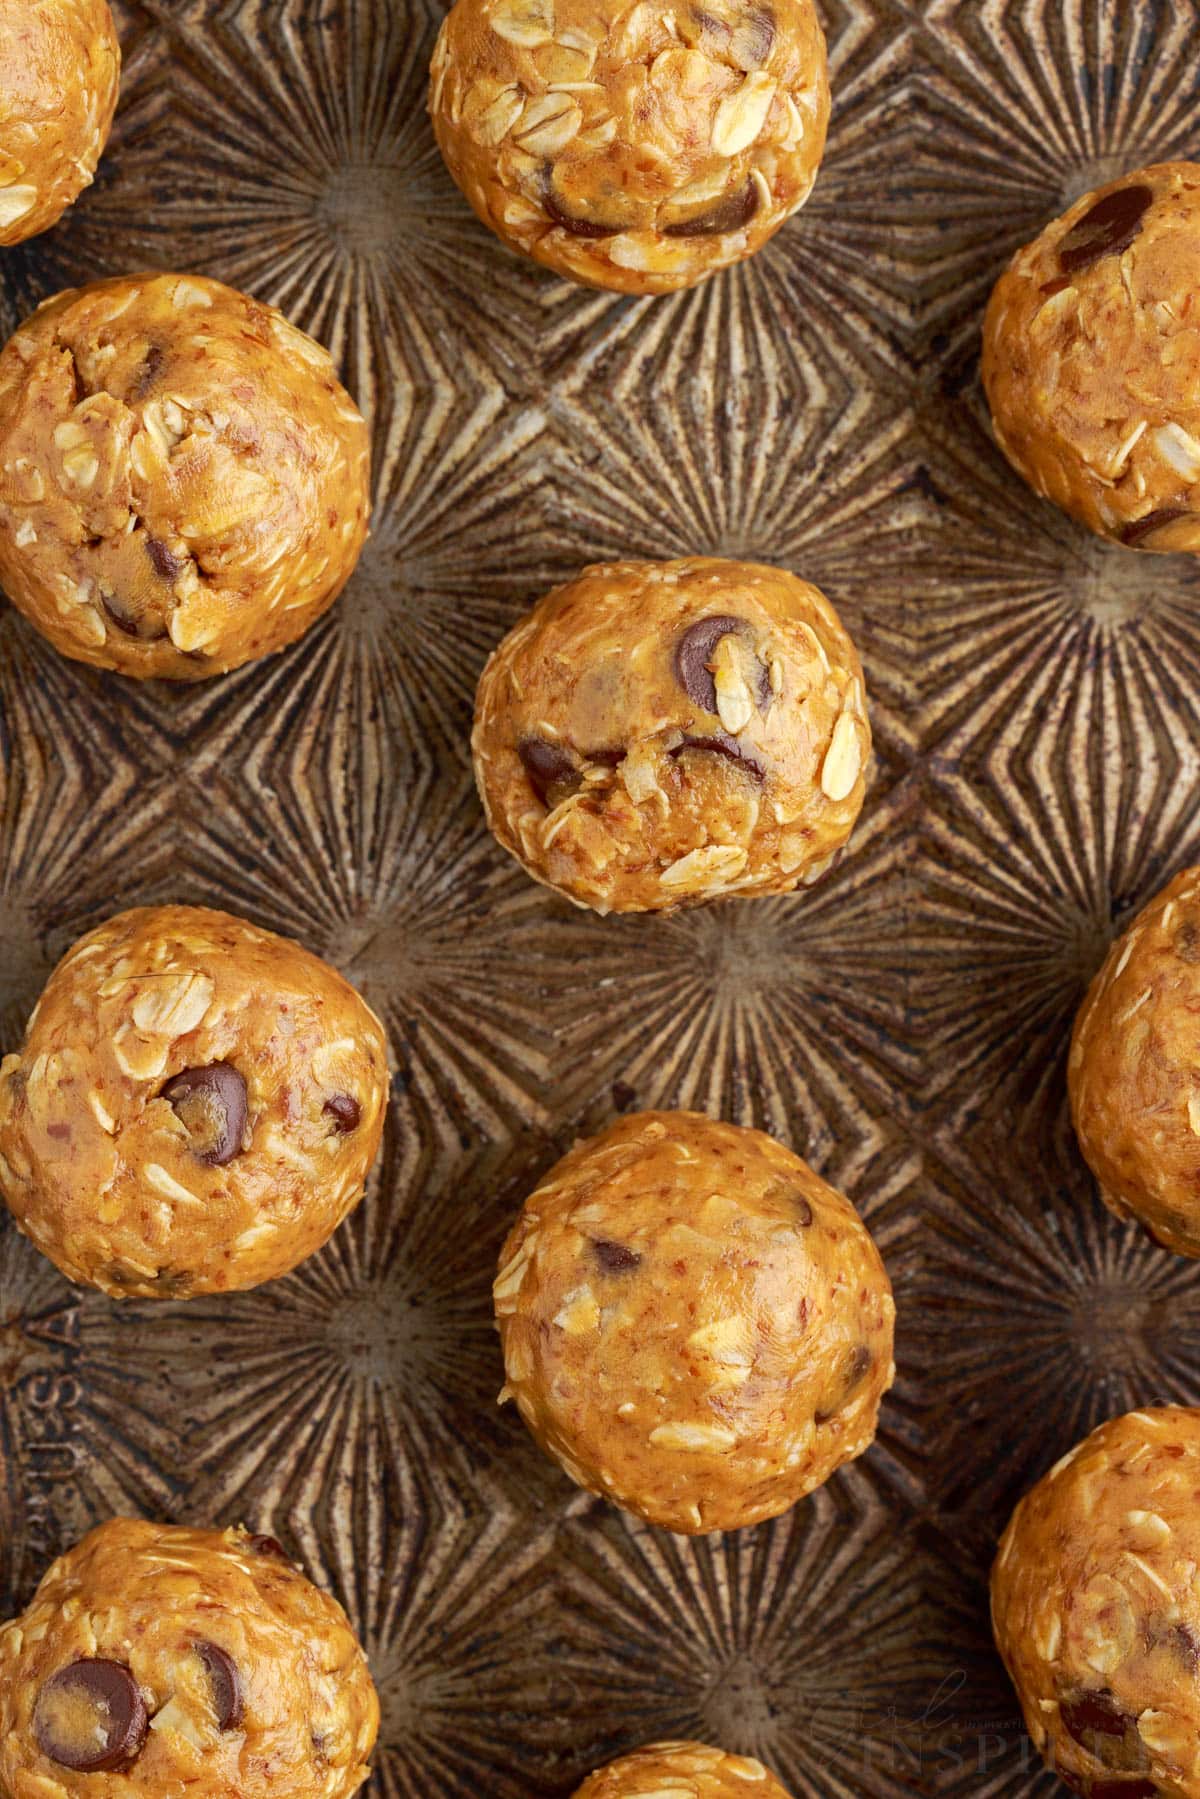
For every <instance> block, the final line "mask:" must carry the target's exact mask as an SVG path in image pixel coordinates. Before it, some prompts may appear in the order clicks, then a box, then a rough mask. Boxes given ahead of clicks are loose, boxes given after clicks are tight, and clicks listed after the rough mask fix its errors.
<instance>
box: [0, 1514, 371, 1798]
mask: <svg viewBox="0 0 1200 1799" xmlns="http://www.w3.org/2000/svg"><path fill="white" fill-rule="evenodd" d="M378 1727H379V1701H378V1700H377V1698H376V1696H375V1688H374V1686H373V1685H372V1683H371V1676H370V1674H369V1672H368V1671H367V1664H366V1660H365V1658H364V1656H363V1653H362V1650H361V1649H360V1648H359V1646H358V1644H357V1642H356V1641H355V1639H354V1634H353V1632H352V1631H351V1629H350V1625H349V1622H348V1621H347V1619H346V1615H345V1613H344V1612H343V1611H342V1608H341V1607H340V1606H339V1605H338V1604H337V1602H336V1601H335V1600H333V1599H331V1598H330V1597H329V1595H328V1594H326V1593H322V1592H319V1591H318V1589H317V1588H316V1587H314V1586H312V1585H311V1583H310V1582H309V1581H307V1580H306V1579H305V1578H304V1576H303V1575H302V1574H300V1573H299V1572H298V1571H297V1570H296V1569H295V1568H293V1567H292V1565H291V1563H290V1562H289V1561H288V1560H287V1558H286V1556H285V1555H284V1552H283V1551H282V1549H281V1548H280V1546H279V1544H278V1543H276V1542H274V1540H273V1539H272V1538H270V1537H253V1536H250V1535H248V1534H247V1532H245V1531H243V1530H226V1531H218V1530H186V1529H183V1528H181V1527H179V1526H172V1525H169V1524H143V1523H141V1522H140V1521H138V1520H136V1519H133V1518H114V1519H113V1520H112V1521H111V1522H110V1523H108V1524H102V1525H101V1526H100V1527H99V1529H97V1530H93V1531H92V1532H91V1533H90V1534H89V1535H88V1536H86V1537H85V1538H84V1539H83V1541H82V1542H81V1543H79V1544H78V1545H77V1546H76V1547H75V1548H74V1549H72V1550H69V1551H68V1553H67V1554H66V1555H64V1556H61V1557H60V1558H59V1560H58V1561H56V1562H55V1563H54V1564H53V1566H52V1567H51V1568H50V1569H49V1570H48V1572H47V1574H46V1576H45V1578H44V1580H43V1581H42V1584H41V1586H40V1587H39V1588H38V1590H37V1592H36V1593H35V1594H34V1597H33V1600H32V1602H31V1603H30V1606H29V1608H28V1610H27V1611H26V1612H25V1613H24V1615H23V1616H22V1617H20V1618H16V1619H14V1620H13V1622H12V1623H11V1624H6V1625H4V1626H2V1627H0V1793H4V1794H6V1795H9V1796H10V1799H72V1796H73V1795H78V1796H79V1799H174V1796H175V1795H177V1794H181V1793H187V1794H189V1795H190V1796H191V1799H231V1796H232V1795H234V1794H236V1795H237V1799H276V1795H279V1794H282V1793H286V1794H287V1796H288V1799H348V1796H349V1794H351V1793H353V1792H356V1791H357V1789H358V1788H359V1787H360V1786H361V1785H362V1783H363V1781H364V1780H366V1778H367V1774H368V1769H367V1765H366V1764H367V1758H368V1756H369V1755H370V1753H371V1750H372V1748H373V1746H374V1743H375V1736H376V1732H377V1730H378Z"/></svg>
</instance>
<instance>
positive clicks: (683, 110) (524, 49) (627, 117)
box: [430, 0, 829, 294]
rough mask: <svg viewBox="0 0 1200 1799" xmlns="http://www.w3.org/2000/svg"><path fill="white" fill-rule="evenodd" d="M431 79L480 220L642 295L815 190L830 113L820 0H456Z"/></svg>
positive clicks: (577, 277)
mask: <svg viewBox="0 0 1200 1799" xmlns="http://www.w3.org/2000/svg"><path fill="white" fill-rule="evenodd" d="M432 76H433V80H432V89H431V95H430V111H431V113H432V115H433V126H434V131H435V132H436V134H437V140H438V143H439V145H440V146H441V151H442V155H443V156H444V157H445V159H446V163H447V166H448V167H449V170H450V173H451V174H452V175H453V177H454V179H455V181H457V183H458V185H459V187H460V188H461V189H462V191H463V193H464V194H465V195H466V197H467V199H468V200H469V201H470V202H471V205H472V206H473V207H474V208H475V211H476V212H477V213H478V214H479V217H480V218H481V219H482V220H483V222H484V224H485V225H490V226H491V228H492V230H493V231H494V232H496V234H497V236H499V237H501V238H503V240H504V241H505V243H507V244H509V245H510V246H511V247H512V248H513V249H514V250H523V251H524V252H525V253H526V254H527V255H529V256H533V257H535V258H536V259H537V261H538V262H542V263H545V264H546V266H547V267H548V268H551V269H554V270H555V271H556V273H558V274H560V275H568V276H570V278H571V279H572V280H574V281H582V282H585V283H587V284H589V285H591V286H595V287H607V288H618V289H621V290H623V291H624V292H626V293H632V294H657V293H665V292H668V291H669V290H671V289H672V288H679V287H690V286H691V285H692V284H693V282H696V281H699V280H701V279H702V278H703V277H704V276H705V275H710V274H711V273H712V272H713V270H714V269H721V268H725V267H726V266H727V265H728V264H729V263H732V262H740V261H741V260H742V259H743V258H744V257H747V256H752V255H753V254H754V252H755V251H756V250H758V249H760V248H761V247H762V245H763V244H765V243H766V241H767V239H768V238H769V237H771V236H772V235H773V233H774V232H776V231H778V229H779V227H780V225H782V224H783V222H784V220H785V219H787V218H788V217H790V215H791V214H792V213H794V212H795V211H796V210H797V208H798V207H800V206H803V204H804V202H805V200H807V198H808V196H809V194H810V193H811V191H812V186H813V182H814V181H815V180H816V176H817V166H818V164H819V163H820V160H821V152H822V150H823V149H824V147H825V132H826V129H827V127H828V124H829V82H828V78H827V75H826V69H825V39H824V37H823V36H822V34H821V27H820V25H819V24H818V22H817V15H816V11H815V9H814V7H813V4H812V0H704V4H703V5H700V4H699V3H696V4H692V5H683V6H668V5H666V4H664V0H457V4H456V5H455V6H454V8H453V10H452V11H451V12H450V14H449V16H448V18H447V19H446V20H445V23H444V24H443V26H442V30H441V34H440V36H439V37H438V41H437V47H436V49H435V50H434V54H433V69H432Z"/></svg>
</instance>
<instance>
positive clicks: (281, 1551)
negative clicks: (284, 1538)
mask: <svg viewBox="0 0 1200 1799" xmlns="http://www.w3.org/2000/svg"><path fill="white" fill-rule="evenodd" d="M250 1548H251V1549H253V1551H254V1553H255V1555H267V1556H270V1557H271V1558H272V1559H273V1560H274V1561H277V1562H287V1563H288V1564H289V1566H290V1565H291V1560H292V1558H291V1556H290V1555H289V1554H288V1552H287V1550H286V1549H285V1548H284V1546H283V1544H282V1543H281V1542H280V1541H279V1538H278V1537H264V1536H254V1537H251V1539H250Z"/></svg>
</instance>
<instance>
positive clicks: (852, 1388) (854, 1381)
mask: <svg viewBox="0 0 1200 1799" xmlns="http://www.w3.org/2000/svg"><path fill="white" fill-rule="evenodd" d="M872 1361H873V1357H872V1355H871V1352H870V1350H869V1349H868V1348H867V1346H866V1344H865V1343H856V1344H855V1345H854V1348H853V1349H852V1350H851V1351H850V1354H849V1355H848V1357H847V1358H846V1368H845V1372H844V1374H843V1377H842V1388H841V1392H840V1393H839V1395H838V1397H837V1399H836V1401H835V1402H834V1404H833V1405H831V1406H830V1407H829V1409H828V1411H821V1412H815V1413H814V1414H813V1417H814V1422H815V1423H817V1424H828V1423H829V1420H830V1419H831V1418H836V1417H837V1414H838V1413H839V1412H840V1411H841V1410H842V1407H843V1406H845V1405H847V1404H848V1403H849V1401H850V1400H851V1399H852V1398H853V1397H854V1395H855V1393H856V1392H857V1391H858V1389H859V1387H860V1386H861V1385H862V1383H863V1381H864V1380H865V1378H866V1376H867V1373H868V1371H869V1370H870V1368H871V1365H872Z"/></svg>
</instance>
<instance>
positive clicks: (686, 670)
mask: <svg viewBox="0 0 1200 1799" xmlns="http://www.w3.org/2000/svg"><path fill="white" fill-rule="evenodd" d="M741 629H742V621H741V619H740V618H730V617H729V616H728V614H726V613H721V612H717V613H713V614H712V616H711V617H709V618H698V619H696V620H695V622H694V623H693V624H690V625H689V626H688V627H687V629H686V630H685V631H683V632H682V633H681V634H680V637H679V641H678V642H677V643H676V645H675V678H676V680H677V681H678V682H679V685H680V686H681V687H682V688H683V691H684V692H685V693H686V694H687V696H688V699H689V700H691V702H692V704H693V705H695V706H699V707H700V710H701V711H702V712H713V713H715V712H716V710H717V684H716V681H715V679H714V677H713V671H712V669H711V668H710V667H709V664H710V663H711V661H712V659H713V652H714V651H715V650H716V647H717V645H718V644H719V643H720V641H721V639H722V637H728V636H729V633H730V632H731V631H740V630H741Z"/></svg>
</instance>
